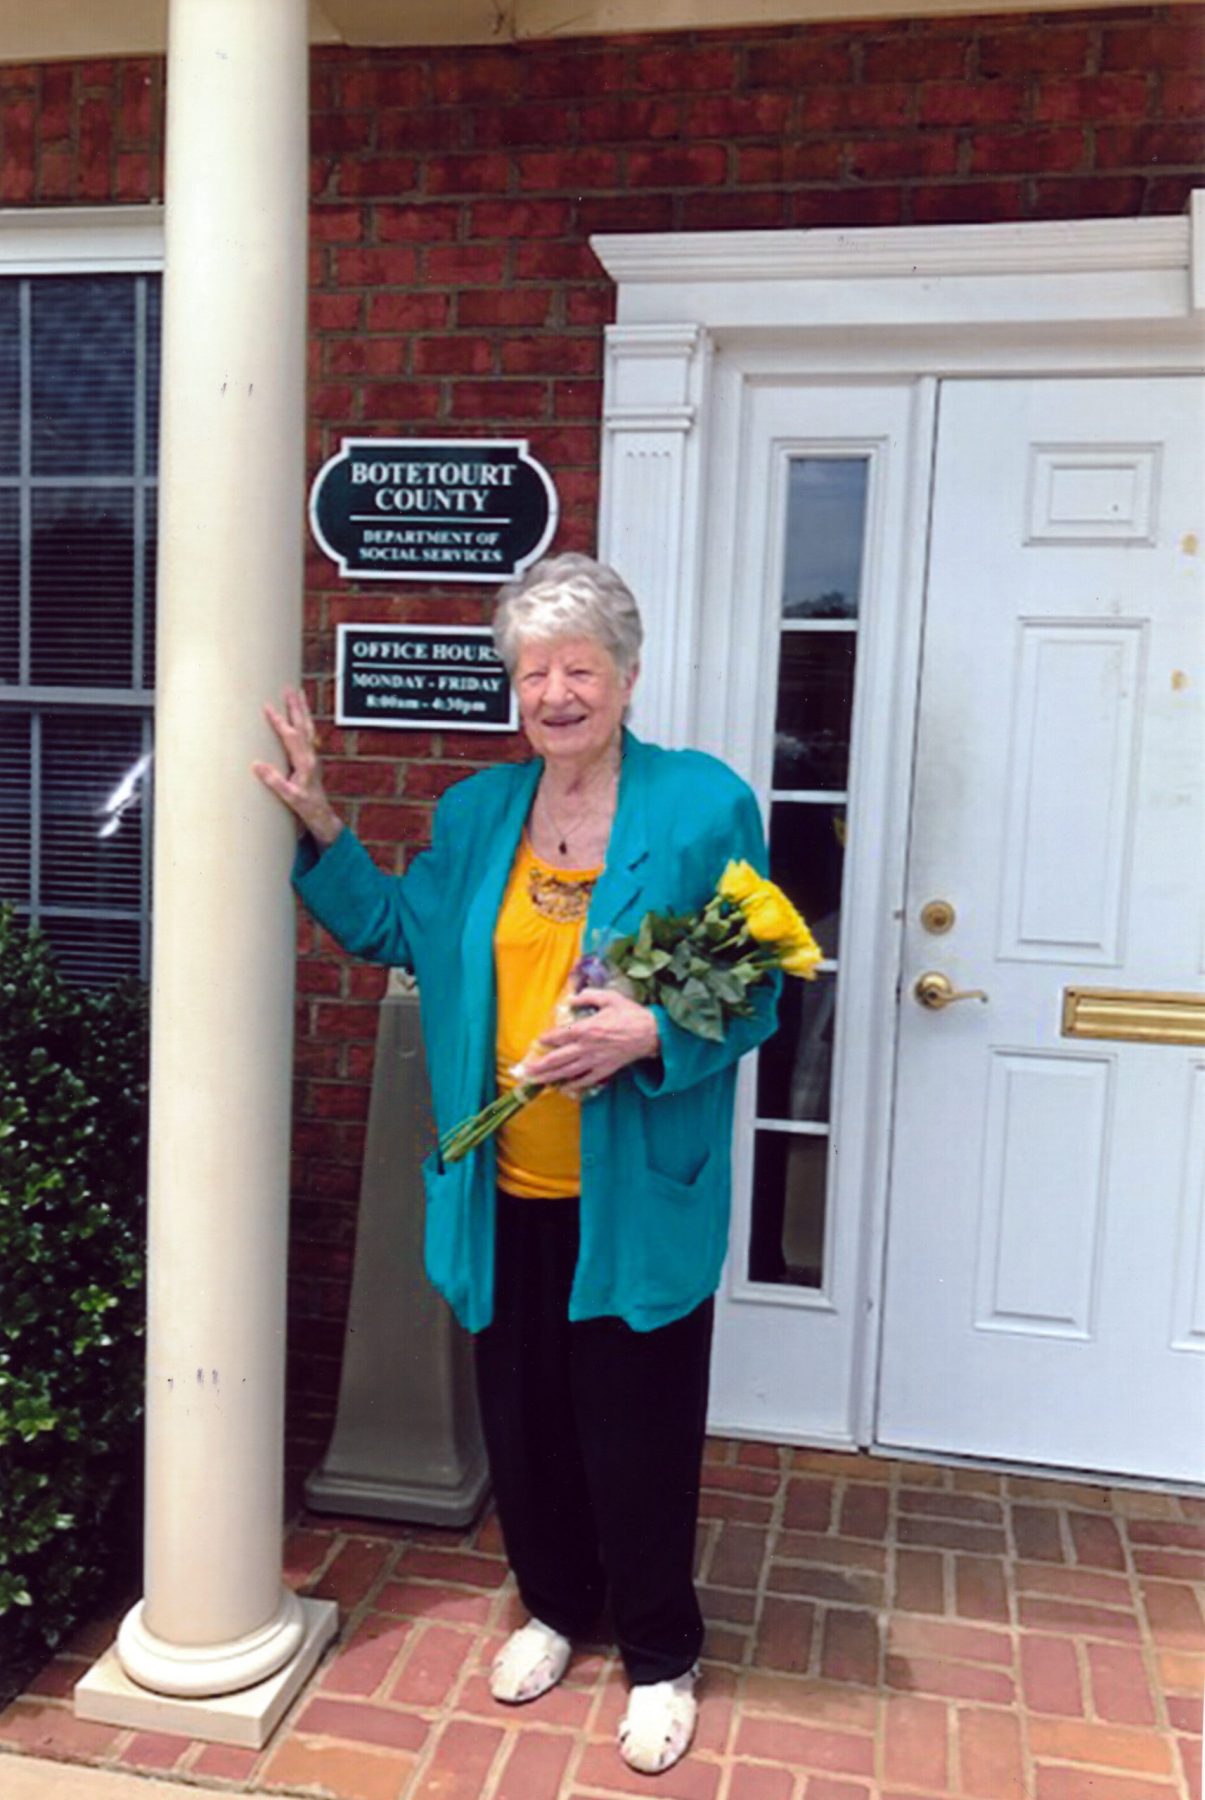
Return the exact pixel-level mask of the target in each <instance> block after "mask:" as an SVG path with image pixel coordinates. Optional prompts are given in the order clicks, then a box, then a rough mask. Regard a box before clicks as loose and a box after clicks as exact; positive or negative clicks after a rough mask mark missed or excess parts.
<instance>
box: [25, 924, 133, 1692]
mask: <svg viewBox="0 0 1205 1800" xmlns="http://www.w3.org/2000/svg"><path fill="white" fill-rule="evenodd" d="M146 1108H147V1002H146V995H145V993H144V991H143V990H142V989H140V988H136V987H133V986H125V987H120V988H110V989H85V988H77V987H73V986H72V985H71V984H70V983H69V982H68V981H66V980H65V979H64V977H63V976H62V975H61V974H60V973H59V971H58V969H57V966H56V964H55V962H54V958H53V956H52V955H51V952H50V950H49V948H48V947H47V945H46V943H45V941H44V939H42V938H41V937H40V936H39V935H38V934H37V933H36V932H30V931H27V930H25V929H24V928H23V927H22V926H21V925H20V924H19V923H18V921H17V920H16V918H15V916H14V914H13V911H12V909H11V907H0V1671H3V1670H4V1668H5V1667H6V1666H7V1667H9V1668H12V1667H14V1666H16V1665H18V1664H20V1663H22V1662H25V1663H28V1661H29V1659H30V1657H31V1656H33V1655H34V1654H36V1653H37V1652H38V1651H40V1650H42V1649H47V1648H51V1647H53V1646H54V1645H55V1644H56V1643H58V1642H59V1640H60V1639H61V1638H62V1637H63V1636H64V1634H65V1633H66V1632H67V1631H68V1630H70V1628H71V1627H72V1626H73V1625H74V1624H75V1623H76V1622H77V1621H78V1620H79V1619H80V1617H81V1616H83V1615H84V1613H85V1612H86V1611H87V1610H88V1608H89V1607H90V1606H94V1605H95V1604H96V1602H97V1600H98V1599H99V1598H100V1597H101V1596H102V1595H103V1594H104V1593H105V1591H106V1587H107V1586H109V1585H111V1584H112V1581H113V1577H114V1571H115V1569H116V1568H117V1567H118V1566H120V1565H122V1563H123V1562H124V1571H123V1572H125V1573H128V1571H129V1566H130V1557H131V1547H132V1545H133V1544H134V1542H135V1541H136V1538H137V1533H138V1524H139V1520H138V1517H137V1511H136V1507H137V1491H136V1490H137V1481H138V1468H139V1462H140V1458H139V1454H138V1452H139V1444H138V1440H139V1437H140V1420H141V1414H142V1392H143V1344H142V1338H143V1278H144V1265H145V1250H144V1243H145V1192H146Z"/></svg>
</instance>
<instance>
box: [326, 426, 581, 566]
mask: <svg viewBox="0 0 1205 1800" xmlns="http://www.w3.org/2000/svg"><path fill="white" fill-rule="evenodd" d="M556 522H557V496H556V489H555V487H554V486H553V483H552V477H551V476H550V475H549V473H548V471H547V469H545V468H544V467H543V466H542V465H541V464H540V463H538V462H536V460H535V458H534V457H533V456H531V455H530V454H529V453H528V449H527V439H526V438H495V439H489V440H483V441H477V440H475V439H471V438H344V439H343V442H342V444H341V445H340V448H339V454H338V455H337V456H332V457H331V459H330V461H329V462H327V463H324V464H323V466H322V468H321V469H319V471H318V474H317V475H316V476H315V478H314V485H313V487H312V488H311V490H310V525H311V527H312V529H313V533H314V536H315V538H316V539H317V540H318V543H319V545H320V546H321V548H322V549H323V550H324V551H325V553H326V554H327V556H329V557H330V558H331V559H332V561H334V562H336V563H338V565H339V573H340V575H343V576H346V577H349V578H353V577H354V578H356V579H360V580H363V579H367V580H370V581H508V580H509V579H510V578H511V576H512V575H517V574H519V573H520V572H521V571H522V570H523V569H526V568H528V567H529V566H530V564H531V563H533V562H535V561H536V559H537V558H538V557H540V556H542V555H543V553H544V551H545V550H546V549H547V548H548V545H549V544H550V543H551V542H552V534H553V532H554V531H555V530H556Z"/></svg>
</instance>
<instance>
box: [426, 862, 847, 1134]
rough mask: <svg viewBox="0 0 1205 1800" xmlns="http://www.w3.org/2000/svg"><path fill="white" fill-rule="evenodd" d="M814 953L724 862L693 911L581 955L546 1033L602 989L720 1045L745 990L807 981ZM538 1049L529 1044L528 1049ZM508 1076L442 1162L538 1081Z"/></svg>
mask: <svg viewBox="0 0 1205 1800" xmlns="http://www.w3.org/2000/svg"><path fill="white" fill-rule="evenodd" d="M820 956H821V952H820V947H819V945H818V944H817V943H816V940H815V938H814V937H813V936H812V934H811V932H810V931H809V930H808V927H807V925H806V924H805V923H804V921H803V919H802V918H801V916H800V914H799V913H798V912H796V910H795V908H794V907H793V906H792V905H791V902H790V901H789V900H788V899H787V897H786V895H785V894H784V893H783V891H782V889H781V888H779V887H776V886H775V885H774V883H773V882H772V881H767V880H766V879H765V877H764V876H761V875H759V874H758V873H757V871H756V869H754V868H753V867H752V866H751V865H750V864H749V863H747V862H730V863H729V864H728V866H727V867H726V868H725V870H724V873H723V874H722V875H721V877H720V879H719V883H718V884H717V887H716V891H715V893H714V894H713V895H712V896H711V898H710V900H709V901H708V902H707V904H706V906H704V907H703V909H702V911H701V912H696V913H684V914H677V915H675V914H669V913H646V914H645V916H644V918H643V919H642V920H641V923H640V929H639V931H636V932H634V933H632V934H631V935H629V936H627V937H621V938H616V939H615V941H614V942H613V943H611V944H610V945H609V946H608V947H607V950H606V953H605V955H600V954H598V953H597V952H591V953H589V954H587V955H585V956H582V957H579V959H578V961H577V962H576V963H575V964H574V967H573V972H572V974H571V976H570V978H569V982H568V985H567V987H566V990H565V992H564V994H563V995H562V996H561V999H560V1001H559V1002H558V1004H557V1007H556V1009H555V1012H554V1015H553V1018H552V1019H551V1020H550V1021H549V1026H548V1029H549V1030H551V1029H553V1027H554V1026H557V1025H567V1024H571V1023H572V1022H573V1019H574V1018H575V1017H576V1016H578V1014H579V1013H580V1012H581V1011H582V1010H583V1009H582V1008H581V1006H580V1004H579V1003H578V1002H577V996H578V995H579V994H580V993H581V992H582V990H583V989H585V988H603V987H609V988H618V989H619V990H620V991H621V992H623V993H625V994H627V995H628V996H629V997H630V998H631V999H633V1000H636V1001H638V1002H639V1003H640V1004H641V1005H642V1006H660V1007H662V1008H663V1009H664V1011H665V1012H666V1014H667V1015H668V1017H669V1018H670V1019H672V1020H673V1022H674V1024H675V1025H679V1026H681V1028H682V1029H683V1030H684V1031H689V1032H692V1033H693V1034H694V1035H695V1036H696V1037H702V1038H710V1039H711V1040H712V1041H713V1042H714V1043H721V1042H722V1041H723V1038H724V1032H725V1029H726V1027H727V1022H728V1020H729V1019H730V1018H732V1017H733V1016H734V1015H737V1016H743V1017H747V1016H748V1014H750V1013H751V1012H752V1010H753V1006H752V1002H751V1001H750V999H749V989H750V988H752V987H756V986H757V984H758V983H759V982H762V981H765V980H766V979H767V978H768V977H769V976H770V975H771V974H772V973H773V971H774V970H775V969H781V970H782V971H783V972H784V974H787V975H796V976H800V977H801V978H803V979H804V980H811V978H812V977H813V976H814V975H815V973H816V969H817V967H818V965H819V963H820ZM586 1010H588V1008H587V1009H586ZM538 1050H539V1044H538V1042H537V1043H536V1044H534V1045H533V1046H532V1051H533V1052H538ZM529 1054H531V1053H530V1052H529ZM511 1073H512V1074H513V1076H514V1078H515V1084H514V1086H513V1087H511V1088H508V1089H507V1090H506V1092H505V1093H502V1094H499V1095H498V1097H497V1099H496V1100H492V1101H491V1102H490V1104H489V1105H488V1106H486V1107H483V1108H482V1110H481V1111H480V1112H479V1113H476V1114H474V1116H473V1117H472V1118H471V1119H465V1120H463V1121H462V1123H461V1124H459V1125H457V1126H456V1127H455V1128H454V1130H452V1131H449V1132H446V1133H445V1134H444V1135H443V1137H441V1138H440V1141H439V1148H440V1154H441V1155H442V1157H443V1160H444V1161H445V1163H452V1162H459V1161H460V1160H461V1158H462V1157H465V1156H467V1155H468V1154H469V1152H470V1150H475V1149H476V1148H477V1146H478V1144H481V1143H484V1141H485V1139H486V1138H488V1137H491V1136H492V1135H493V1133H494V1132H495V1131H497V1129H498V1127H499V1126H500V1125H504V1124H505V1123H506V1121H507V1120H508V1119H511V1118H513V1117H514V1115H515V1114H516V1113H517V1112H520V1111H521V1110H522V1109H523V1107H525V1106H527V1105H529V1104H530V1102H531V1101H532V1100H534V1099H535V1098H536V1096H537V1094H539V1093H540V1092H541V1089H542V1088H543V1086H544V1085H545V1084H544V1083H542V1082H539V1081H536V1080H534V1079H533V1078H532V1077H531V1076H530V1075H529V1074H528V1073H527V1067H526V1059H524V1061H523V1062H520V1063H516V1064H515V1066H514V1068H513V1070H512V1071H511ZM585 1097H586V1098H588V1097H589V1096H588V1095H587V1096H585Z"/></svg>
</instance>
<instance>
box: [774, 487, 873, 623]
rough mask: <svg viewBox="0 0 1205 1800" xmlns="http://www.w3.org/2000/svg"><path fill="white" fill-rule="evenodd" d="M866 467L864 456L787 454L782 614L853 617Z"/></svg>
mask: <svg viewBox="0 0 1205 1800" xmlns="http://www.w3.org/2000/svg"><path fill="white" fill-rule="evenodd" d="M868 470H869V463H868V461H867V459H866V457H864V456H797V457H793V458H792V459H791V465H790V471H789V485H788V489H787V544H786V559H785V574H784V579H783V595H782V611H783V617H784V618H786V619H854V618H856V617H857V614H858V603H859V600H860V598H861V588H862V544H863V537H864V533H865V524H866V480H867V473H868Z"/></svg>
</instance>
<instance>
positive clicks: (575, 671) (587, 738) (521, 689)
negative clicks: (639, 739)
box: [514, 638, 635, 760]
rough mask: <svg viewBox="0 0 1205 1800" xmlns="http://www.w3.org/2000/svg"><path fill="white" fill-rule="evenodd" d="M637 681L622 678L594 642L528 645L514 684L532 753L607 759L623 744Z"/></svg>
mask: <svg viewBox="0 0 1205 1800" xmlns="http://www.w3.org/2000/svg"><path fill="white" fill-rule="evenodd" d="M634 679H635V676H634V674H633V675H631V676H621V675H620V673H619V671H618V669H617V668H616V666H615V664H614V662H613V661H612V659H611V657H610V655H609V654H608V652H607V650H606V649H605V648H604V647H603V645H602V644H599V643H597V642H596V641H595V640H594V639H593V638H552V639H550V640H548V641H547V642H541V641H539V640H536V641H534V642H529V643H526V644H524V646H523V648H522V649H521V651H520V652H519V658H518V662H517V663H516V665H515V674H514V683H515V690H516V692H517V693H518V696H519V711H520V714H521V717H522V720H523V729H524V731H525V732H526V733H527V737H528V741H529V742H530V744H531V747H532V749H533V750H534V751H535V752H536V754H537V755H538V756H544V757H547V756H549V755H550V754H551V755H552V756H557V755H559V754H562V753H566V754H567V753H569V752H572V754H573V755H574V756H575V757H578V756H580V757H584V758H586V759H587V760H591V759H593V758H594V757H595V756H598V755H601V754H602V753H603V752H604V751H605V750H606V749H607V748H608V746H609V745H611V744H612V743H614V742H615V741H616V739H617V738H618V735H619V731H620V727H621V726H622V724H623V715H624V711H625V709H626V707H627V703H628V699H629V696H630V694H631V692H632V683H633V681H634Z"/></svg>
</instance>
